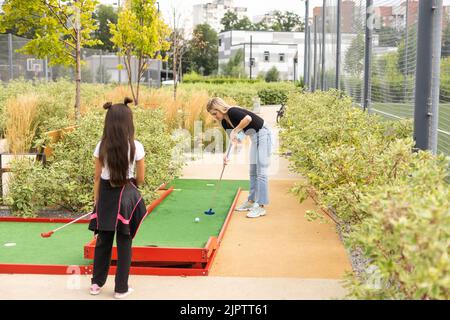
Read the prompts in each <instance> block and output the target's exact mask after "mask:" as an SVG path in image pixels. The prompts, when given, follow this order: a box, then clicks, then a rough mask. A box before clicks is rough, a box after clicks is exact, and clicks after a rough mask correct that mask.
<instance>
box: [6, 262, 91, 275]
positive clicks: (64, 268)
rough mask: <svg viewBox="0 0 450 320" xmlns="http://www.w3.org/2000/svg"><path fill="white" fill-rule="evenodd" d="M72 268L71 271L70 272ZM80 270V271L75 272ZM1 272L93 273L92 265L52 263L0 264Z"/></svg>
mask: <svg viewBox="0 0 450 320" xmlns="http://www.w3.org/2000/svg"><path fill="white" fill-rule="evenodd" d="M69 269H70V271H71V272H68V271H69ZM75 270H77V271H78V270H79V272H73V271H75ZM0 273H11V274H92V266H91V265H88V266H76V265H74V266H69V265H51V264H9V263H5V264H0Z"/></svg>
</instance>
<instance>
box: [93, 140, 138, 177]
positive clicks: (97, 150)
mask: <svg viewBox="0 0 450 320" xmlns="http://www.w3.org/2000/svg"><path fill="white" fill-rule="evenodd" d="M100 144H101V141H100V142H99V143H97V146H96V147H95V151H94V157H96V158H99V157H100ZM134 146H135V147H136V151H135V152H134V160H133V163H130V165H129V166H128V179H131V178H133V177H134V166H135V164H136V161H139V160H142V159H143V158H144V156H145V151H144V146H143V145H142V143H140V142H139V141H137V140H134ZM129 158H130V149H129V148H128V159H129ZM109 177H110V173H109V169H108V164H107V163H106V160H105V166H104V167H102V174H101V178H102V179H104V180H109Z"/></svg>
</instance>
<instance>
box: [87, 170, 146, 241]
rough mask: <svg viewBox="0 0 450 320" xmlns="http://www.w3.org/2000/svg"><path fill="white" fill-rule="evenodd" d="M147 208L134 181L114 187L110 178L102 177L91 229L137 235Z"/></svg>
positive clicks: (90, 225)
mask: <svg viewBox="0 0 450 320" xmlns="http://www.w3.org/2000/svg"><path fill="white" fill-rule="evenodd" d="M146 213H147V209H146V206H145V203H144V199H142V196H141V194H140V193H139V190H138V189H137V187H136V186H135V185H134V184H133V182H132V181H130V182H128V183H127V184H125V185H124V186H123V187H113V186H111V184H110V183H109V180H104V179H100V188H99V194H98V200H97V203H96V204H95V207H94V210H93V213H92V214H91V217H90V219H91V221H90V223H89V230H91V231H94V232H95V233H98V231H117V232H120V233H121V234H124V235H131V237H132V238H134V237H135V235H136V232H137V230H138V229H139V226H140V225H141V223H142V221H143V220H144V218H145V216H146Z"/></svg>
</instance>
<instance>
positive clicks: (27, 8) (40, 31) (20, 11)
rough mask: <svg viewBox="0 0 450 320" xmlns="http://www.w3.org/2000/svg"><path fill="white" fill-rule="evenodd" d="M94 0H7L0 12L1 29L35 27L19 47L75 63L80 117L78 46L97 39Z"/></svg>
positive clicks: (23, 30) (26, 30) (53, 60)
mask: <svg viewBox="0 0 450 320" xmlns="http://www.w3.org/2000/svg"><path fill="white" fill-rule="evenodd" d="M96 4H97V1H96V0H72V1H65V0H27V1H23V0H6V1H5V2H4V4H3V14H2V15H0V33H3V32H5V31H6V30H8V29H12V28H15V29H16V30H17V34H18V35H25V34H27V33H29V32H30V30H34V34H33V39H31V41H29V42H28V43H27V44H26V45H25V46H23V48H22V49H20V50H18V51H19V52H21V53H24V54H32V55H35V56H37V57H38V58H40V59H44V58H45V57H48V59H49V64H50V65H58V64H59V65H65V66H73V67H75V82H76V89H75V90H76V94H75V116H76V118H77V119H78V118H79V117H80V92H81V48H82V47H84V46H93V45H95V44H98V43H100V41H99V40H93V39H92V38H91V34H92V32H93V31H95V30H96V26H95V23H94V22H95V21H94V19H93V18H92V14H93V12H94V9H95V5H96Z"/></svg>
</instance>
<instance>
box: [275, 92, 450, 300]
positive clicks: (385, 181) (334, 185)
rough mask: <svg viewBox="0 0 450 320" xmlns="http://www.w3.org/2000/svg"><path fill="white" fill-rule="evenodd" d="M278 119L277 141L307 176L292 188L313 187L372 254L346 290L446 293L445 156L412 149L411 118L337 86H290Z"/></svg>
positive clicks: (405, 295)
mask: <svg viewBox="0 0 450 320" xmlns="http://www.w3.org/2000/svg"><path fill="white" fill-rule="evenodd" d="M281 126H282V128H283V129H282V132H281V134H280V136H281V138H282V141H281V144H282V151H284V152H287V151H289V152H291V154H292V156H291V158H290V161H291V168H292V170H294V171H295V172H298V173H301V174H302V175H303V176H305V177H306V178H307V179H306V180H307V182H306V183H305V182H302V183H298V184H297V185H296V186H295V188H293V190H292V191H293V192H294V193H295V194H296V195H297V196H298V197H299V200H300V201H303V199H305V198H306V197H307V194H308V193H307V190H308V188H311V187H312V188H314V189H315V190H316V192H317V193H318V196H319V197H318V198H319V205H320V206H321V207H323V208H326V209H328V208H332V209H333V210H334V212H335V213H336V216H337V218H338V221H339V222H340V223H341V226H340V228H341V232H342V233H343V238H344V240H345V244H346V246H347V248H348V249H349V250H351V251H356V250H360V251H362V252H363V254H364V256H365V257H366V258H367V259H368V261H369V262H368V264H367V265H366V268H365V269H364V271H363V272H361V273H358V272H356V270H355V271H354V272H352V273H351V274H349V275H348V276H347V277H346V287H347V288H348V297H349V298H359V299H372V298H376V299H448V298H450V291H449V289H450V276H449V275H450V260H449V258H448V248H449V245H450V214H449V213H450V205H449V201H448V199H449V198H450V189H449V185H448V184H447V183H446V182H445V178H446V176H447V174H448V171H447V169H448V164H449V163H448V159H446V158H445V157H444V156H438V157H435V156H433V155H431V154H430V153H428V152H423V151H419V152H412V151H413V146H414V143H413V141H412V139H411V136H412V124H411V122H410V121H408V120H404V121H387V120H385V119H382V118H381V117H379V116H377V115H370V116H369V115H367V114H366V113H364V112H362V111H361V110H360V109H358V108H354V107H352V100H351V99H350V98H349V97H346V96H341V94H340V93H338V92H336V91H330V92H316V93H313V94H311V93H307V94H293V95H291V96H290V98H289V101H288V105H287V110H286V113H285V117H284V118H283V119H282V121H281ZM317 215H318V214H317V213H314V212H311V213H309V217H310V218H314V217H317Z"/></svg>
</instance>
